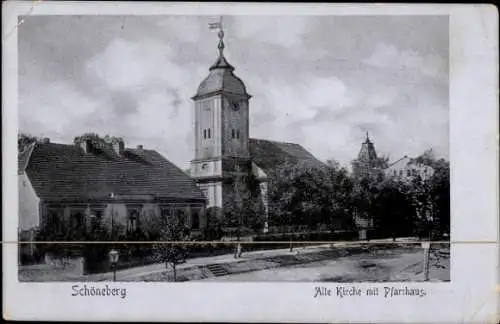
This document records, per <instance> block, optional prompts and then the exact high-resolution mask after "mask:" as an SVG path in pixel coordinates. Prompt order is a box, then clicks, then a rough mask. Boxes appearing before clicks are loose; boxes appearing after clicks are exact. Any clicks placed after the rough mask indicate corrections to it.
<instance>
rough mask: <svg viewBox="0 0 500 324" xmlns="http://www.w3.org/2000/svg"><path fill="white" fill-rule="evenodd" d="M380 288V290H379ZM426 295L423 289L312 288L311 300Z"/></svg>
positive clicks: (393, 287)
mask: <svg viewBox="0 0 500 324" xmlns="http://www.w3.org/2000/svg"><path fill="white" fill-rule="evenodd" d="M380 288H382V289H380ZM426 295H427V293H426V292H425V290H424V289H419V288H409V287H407V286H404V287H395V286H392V287H390V286H385V287H369V288H359V287H356V286H354V285H352V286H336V287H335V288H334V289H332V288H329V287H326V286H316V287H314V293H313V298H319V297H339V298H345V297H359V296H382V297H384V298H392V297H397V296H416V297H424V296H426Z"/></svg>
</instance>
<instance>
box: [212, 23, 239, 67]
mask: <svg viewBox="0 0 500 324" xmlns="http://www.w3.org/2000/svg"><path fill="white" fill-rule="evenodd" d="M223 27H224V26H223V25H222V17H220V20H219V22H218V23H215V24H212V25H210V28H212V29H214V28H218V29H219V32H218V33H217V36H218V37H219V45H217V48H218V49H219V57H218V58H217V61H216V62H215V63H214V64H213V65H212V66H211V67H210V71H212V70H213V69H227V70H230V71H234V67H233V66H232V65H231V64H229V62H228V61H227V60H226V58H225V57H224V48H225V47H226V45H225V44H224V28H223Z"/></svg>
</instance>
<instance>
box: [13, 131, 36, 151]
mask: <svg viewBox="0 0 500 324" xmlns="http://www.w3.org/2000/svg"><path fill="white" fill-rule="evenodd" d="M36 141H38V138H37V137H35V136H32V135H30V134H26V133H19V134H17V150H18V151H19V152H21V151H23V150H24V149H25V148H26V147H27V146H28V145H30V144H31V143H33V142H36Z"/></svg>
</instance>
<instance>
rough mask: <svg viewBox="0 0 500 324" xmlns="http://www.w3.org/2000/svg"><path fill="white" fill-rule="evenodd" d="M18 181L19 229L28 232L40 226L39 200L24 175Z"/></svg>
mask: <svg viewBox="0 0 500 324" xmlns="http://www.w3.org/2000/svg"><path fill="white" fill-rule="evenodd" d="M18 179H19V229H20V230H21V231H27V230H30V229H32V228H34V227H36V226H39V225H40V198H38V196H37V195H36V192H35V189H34V188H33V186H32V185H31V181H30V180H29V178H28V176H27V175H26V173H24V172H23V173H22V174H20V175H19V176H18Z"/></svg>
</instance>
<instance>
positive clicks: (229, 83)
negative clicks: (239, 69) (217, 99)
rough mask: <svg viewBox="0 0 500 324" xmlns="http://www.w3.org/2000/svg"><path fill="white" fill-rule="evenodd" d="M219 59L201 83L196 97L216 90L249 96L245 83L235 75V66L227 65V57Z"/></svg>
mask: <svg viewBox="0 0 500 324" xmlns="http://www.w3.org/2000/svg"><path fill="white" fill-rule="evenodd" d="M222 59H223V60H222V61H220V60H218V61H217V62H216V63H215V64H214V65H213V66H212V67H211V68H210V74H209V75H208V76H207V77H206V78H205V79H204V80H203V81H202V82H201V83H200V85H199V87H198V91H197V92H196V95H195V97H194V98H197V97H202V96H205V95H208V94H212V93H216V92H219V91H220V92H225V93H232V94H237V95H243V96H248V93H247V90H246V87H245V84H244V83H243V81H241V79H240V78H238V77H237V76H236V75H234V73H233V70H234V68H232V67H230V65H226V64H225V63H223V62H225V58H222Z"/></svg>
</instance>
